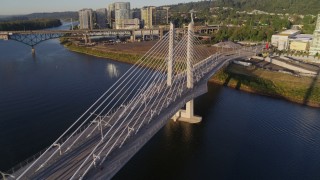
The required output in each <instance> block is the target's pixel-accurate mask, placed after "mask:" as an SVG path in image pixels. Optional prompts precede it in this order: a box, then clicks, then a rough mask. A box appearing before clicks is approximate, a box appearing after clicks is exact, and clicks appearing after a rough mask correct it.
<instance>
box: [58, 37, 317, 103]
mask: <svg viewBox="0 0 320 180" xmlns="http://www.w3.org/2000/svg"><path fill="white" fill-rule="evenodd" d="M61 44H62V45H63V46H64V47H65V48H66V49H68V50H70V51H72V52H77V53H81V54H85V55H89V56H94V57H99V58H105V59H109V60H113V61H117V62H122V63H127V64H134V63H135V62H136V61H138V60H139V59H140V58H141V57H142V56H140V55H137V54H130V53H121V54H120V53H119V52H112V53H111V52H104V51H100V50H97V49H92V48H90V47H78V46H75V45H73V44H72V45H70V42H69V43H61ZM237 68H242V67H237ZM234 69H235V67H234V65H231V66H228V67H224V68H223V69H221V70H220V71H219V72H218V73H217V74H215V75H214V76H213V77H211V79H210V80H209V81H208V83H212V84H217V85H222V86H225V87H229V88H232V89H235V90H240V91H243V92H246V93H251V94H257V95H261V96H266V97H271V98H275V99H281V100H285V101H288V102H291V103H296V104H300V105H304V106H309V107H313V108H320V101H314V100H309V99H308V100H305V99H301V98H297V97H295V92H292V93H291V94H290V93H289V94H286V93H284V94H286V95H283V93H281V91H280V93H279V92H278V91H275V90H274V89H277V87H276V86H275V85H272V86H271V88H270V87H269V86H268V85H269V84H270V82H269V81H270V79H271V84H273V83H272V81H273V79H272V78H270V79H264V78H263V77H259V76H255V75H254V74H247V77H241V78H238V83H236V84H235V83H233V82H232V83H229V82H227V83H226V81H228V80H230V79H228V78H230V77H231V76H237V75H238V76H243V74H241V73H237V72H232V71H235V70H234ZM243 69H245V68H243ZM229 71H231V72H232V73H230V72H229ZM261 71H262V70H261ZM273 73H275V72H273ZM225 74H228V76H227V77H222V76H225ZM230 74H231V75H230ZM281 76H288V75H281ZM231 79H237V77H236V78H235V77H232V78H231ZM242 81H244V82H247V81H249V82H250V81H257V83H256V84H254V85H250V83H249V84H246V83H244V84H240V86H239V82H240V83H241V82H242ZM266 85H267V86H266ZM264 86H266V87H264ZM291 88H292V87H291ZM261 89H263V90H261ZM317 89H318V87H317ZM293 90H294V89H293Z"/></svg>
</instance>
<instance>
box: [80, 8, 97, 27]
mask: <svg viewBox="0 0 320 180" xmlns="http://www.w3.org/2000/svg"><path fill="white" fill-rule="evenodd" d="M93 19H94V15H93V10H92V9H82V10H80V11H79V21H80V29H90V30H92V29H93V26H94V25H93Z"/></svg>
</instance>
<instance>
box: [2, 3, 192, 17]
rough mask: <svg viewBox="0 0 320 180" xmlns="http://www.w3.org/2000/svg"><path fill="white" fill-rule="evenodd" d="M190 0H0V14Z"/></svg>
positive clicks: (133, 6) (156, 4)
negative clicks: (114, 3)
mask: <svg viewBox="0 0 320 180" xmlns="http://www.w3.org/2000/svg"><path fill="white" fill-rule="evenodd" d="M190 1H191V0H131V1H130V0H127V1H114V0H0V15H22V14H30V13H34V12H62V11H78V10H80V9H82V8H92V9H99V8H106V7H107V5H108V4H111V3H113V2H130V4H131V8H135V7H138V8H140V7H143V6H151V5H152V6H160V5H168V4H177V3H184V2H190Z"/></svg>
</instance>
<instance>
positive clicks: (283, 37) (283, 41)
mask: <svg viewBox="0 0 320 180" xmlns="http://www.w3.org/2000/svg"><path fill="white" fill-rule="evenodd" d="M298 34H300V31H299V30H292V29H290V30H286V31H283V32H281V33H279V34H275V35H272V38H271V44H272V46H274V47H277V48H278V50H285V49H289V47H290V46H289V39H290V38H293V37H294V36H296V35H298Z"/></svg>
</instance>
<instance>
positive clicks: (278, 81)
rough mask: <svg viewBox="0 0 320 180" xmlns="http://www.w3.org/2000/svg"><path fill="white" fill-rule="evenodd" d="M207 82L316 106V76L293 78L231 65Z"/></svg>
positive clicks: (319, 100) (319, 89) (319, 92)
mask: <svg viewBox="0 0 320 180" xmlns="http://www.w3.org/2000/svg"><path fill="white" fill-rule="evenodd" d="M210 81H211V82H214V83H218V84H223V85H226V86H229V87H232V88H235V89H239V90H243V91H247V92H254V93H259V94H263V95H268V96H274V97H279V98H283V99H287V100H289V101H293V102H297V103H301V104H305V105H309V106H314V107H320V80H319V76H318V77H315V78H310V77H294V76H291V75H288V74H282V73H278V72H271V71H266V70H262V69H258V68H252V67H248V68H247V67H242V66H240V65H235V64H231V65H229V66H228V67H227V68H225V69H223V70H221V71H220V72H218V73H217V74H216V75H215V76H214V77H213V78H212V79H211V80H210Z"/></svg>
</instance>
